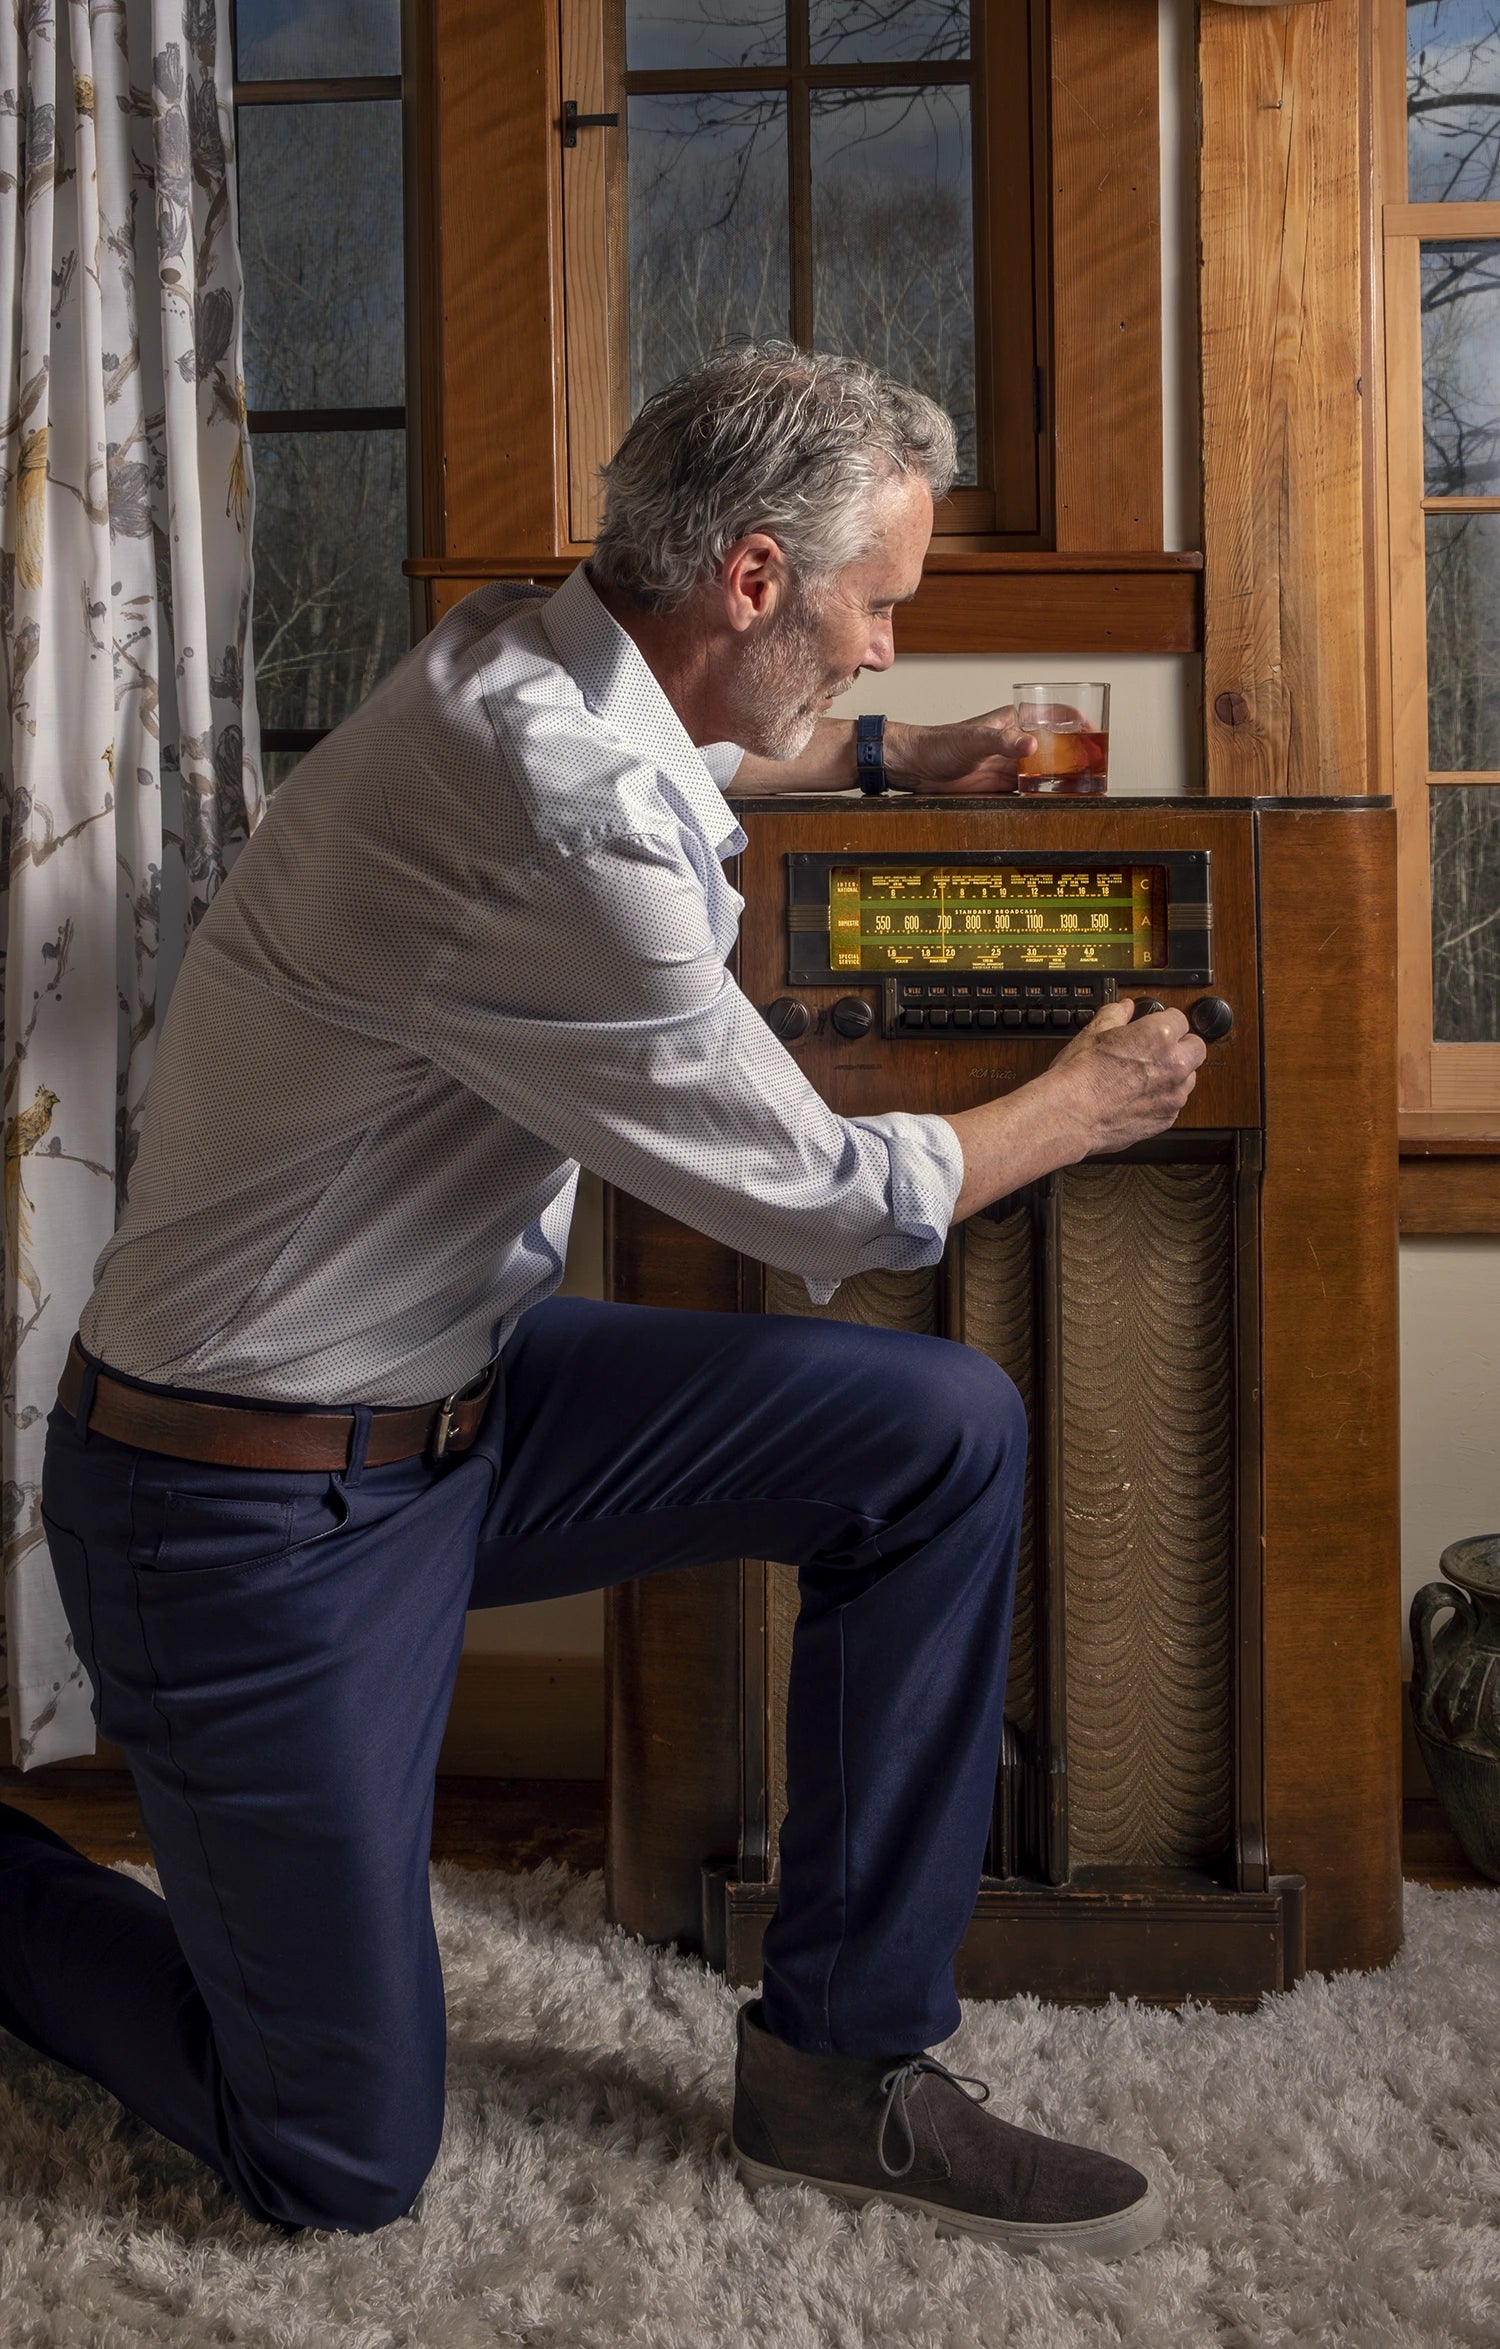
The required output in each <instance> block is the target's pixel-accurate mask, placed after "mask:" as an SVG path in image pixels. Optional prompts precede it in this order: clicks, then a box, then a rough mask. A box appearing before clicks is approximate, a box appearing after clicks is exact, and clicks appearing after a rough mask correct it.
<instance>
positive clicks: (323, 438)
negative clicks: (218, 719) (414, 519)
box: [254, 432, 411, 728]
mask: <svg viewBox="0 0 1500 2349" xmlns="http://www.w3.org/2000/svg"><path fill="white" fill-rule="evenodd" d="M254 458H255V691H256V699H257V701H258V703H259V705H260V722H261V724H262V725H263V726H265V727H268V728H270V727H275V726H336V725H337V724H338V722H339V720H340V719H341V718H346V717H347V716H348V714H349V712H350V711H351V710H352V709H354V708H356V707H357V706H358V704H359V703H360V702H362V701H363V700H364V698H365V695H366V694H367V693H369V692H370V691H371V689H372V688H373V687H374V686H375V685H377V684H378V683H379V682H380V679H381V678H382V677H383V676H384V675H385V672H386V671H387V669H389V668H390V667H391V666H392V665H393V663H394V662H396V661H398V660H399V659H400V658H401V655H402V654H403V653H404V652H405V651H406V649H407V646H408V644H409V643H410V641H411V617H410V604H409V601H408V597H407V589H406V581H405V580H404V579H403V578H402V576H401V563H402V558H403V556H404V555H405V553H406V435H405V433H402V432H271V433H258V434H257V435H256V438H255V443H254Z"/></svg>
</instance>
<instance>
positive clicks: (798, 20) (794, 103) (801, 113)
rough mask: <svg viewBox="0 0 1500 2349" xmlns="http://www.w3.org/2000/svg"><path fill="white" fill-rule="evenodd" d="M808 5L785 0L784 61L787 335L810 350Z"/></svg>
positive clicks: (803, 1)
mask: <svg viewBox="0 0 1500 2349" xmlns="http://www.w3.org/2000/svg"><path fill="white" fill-rule="evenodd" d="M807 7H808V0H788V6H787V23H786V48H787V61H788V63H789V65H790V67H791V69H792V86H791V88H790V89H789V90H788V92H787V101H786V104H787V121H786V168H787V234H788V237H789V239H790V241H791V252H790V255H789V269H790V285H791V304H792V317H791V330H792V340H793V342H794V343H800V344H801V345H802V347H803V349H804V350H811V349H812V346H813V335H814V332H815V320H814V317H813V282H812V123H811V119H810V117H809V113H808V109H809V107H810V105H811V103H812V101H811V98H810V95H809V92H808V83H807V41H808V35H807Z"/></svg>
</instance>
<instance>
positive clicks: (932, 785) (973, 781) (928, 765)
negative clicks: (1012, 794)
mask: <svg viewBox="0 0 1500 2349" xmlns="http://www.w3.org/2000/svg"><path fill="white" fill-rule="evenodd" d="M1035 748H1036V738H1035V736H1034V735H1031V734H1023V733H1022V732H1021V729H1020V725H1019V722H1018V720H1017V718H1016V713H1015V711H1014V710H1013V709H1011V708H1010V707H1009V706H1007V707H1006V708H1005V709H1003V710H989V711H987V712H986V713H985V715H984V716H983V717H980V718H959V719H957V720H956V721H955V722H954V723H953V724H952V725H948V726H907V725H903V724H902V723H901V722H900V721H899V720H898V719H896V718H888V719H887V720H886V728H885V771H886V773H887V775H888V776H889V777H890V779H891V782H892V783H893V784H894V785H895V787H896V789H897V790H898V791H921V792H927V791H931V792H941V793H943V794H945V795H946V794H948V793H952V794H954V795H955V796H960V797H961V796H963V795H965V794H967V795H969V796H971V797H976V798H977V797H980V796H985V797H988V796H990V795H992V794H994V793H997V792H1003V791H1014V790H1015V789H1016V788H1017V783H1016V764H1017V761H1018V760H1020V759H1023V758H1025V757H1026V756H1027V754H1028V752H1030V751H1033V750H1035Z"/></svg>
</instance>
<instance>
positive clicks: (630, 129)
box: [627, 90, 791, 411]
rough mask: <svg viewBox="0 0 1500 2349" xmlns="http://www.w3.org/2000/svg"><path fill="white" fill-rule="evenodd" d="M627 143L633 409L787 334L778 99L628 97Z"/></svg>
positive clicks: (736, 94) (743, 94)
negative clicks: (727, 351)
mask: <svg viewBox="0 0 1500 2349" xmlns="http://www.w3.org/2000/svg"><path fill="white" fill-rule="evenodd" d="M627 135H628V138H629V165H628V169H629V175H630V404H631V408H632V411H633V410H634V409H636V408H637V407H639V405H640V403H641V401H642V400H644V399H648V398H649V397H650V395H651V393H652V392H654V391H659V390H660V388H661V386H662V385H663V384H664V383H670V382H671V380H672V378H673V377H674V376H676V375H681V374H683V373H684V372H685V370H686V369H687V368H689V367H695V366H696V365H697V364H698V363H699V361H700V360H702V359H706V358H707V357H708V355H709V353H710V352H711V351H714V350H717V349H718V348H719V346H720V345H721V344H722V343H725V342H731V341H743V340H745V339H746V338H747V337H759V336H762V335H772V334H778V335H784V334H785V333H786V332H787V326H788V321H789V318H790V315H791V311H790V302H791V295H790V287H789V280H788V264H787V254H788V245H787V210H786V202H787V198H786V189H787V179H786V100H785V99H784V98H783V97H781V96H780V95H779V94H778V93H777V92H776V91H773V90H729V91H721V92H718V93H716V94H715V95H713V96H707V95H705V96H700V97H680V98H679V97H669V98H668V97H645V98H632V99H631V100H630V105H629V114H628V118H627Z"/></svg>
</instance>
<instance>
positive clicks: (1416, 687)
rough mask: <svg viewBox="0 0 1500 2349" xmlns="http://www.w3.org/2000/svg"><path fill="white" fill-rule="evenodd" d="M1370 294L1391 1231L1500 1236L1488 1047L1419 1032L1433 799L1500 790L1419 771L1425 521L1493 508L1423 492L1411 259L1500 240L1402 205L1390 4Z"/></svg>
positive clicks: (1398, 56) (1426, 973) (1456, 205)
mask: <svg viewBox="0 0 1500 2349" xmlns="http://www.w3.org/2000/svg"><path fill="white" fill-rule="evenodd" d="M1371 64H1372V74H1371V81H1372V92H1373V134H1374V135H1373V142H1372V143H1373V151H1374V171H1373V180H1374V203H1373V213H1374V222H1373V237H1374V244H1375V248H1376V251H1375V263H1376V285H1377V289H1378V308H1379V339H1380V345H1381V360H1382V364H1381V369H1380V382H1379V387H1378V388H1379V391H1380V394H1381V406H1382V409H1383V414H1381V415H1380V416H1378V417H1377V418H1376V420H1375V426H1376V436H1377V444H1378V445H1377V448H1376V463H1375V468H1374V470H1375V479H1376V489H1377V498H1376V504H1377V509H1378V514H1377V538H1378V542H1379V546H1380V553H1381V558H1382V562H1381V568H1382V572H1383V577H1382V580H1381V593H1380V596H1379V606H1380V611H1379V631H1378V635H1379V651H1380V656H1381V657H1380V680H1379V701H1380V705H1381V716H1382V720H1383V723H1382V726H1381V733H1382V734H1383V736H1384V738H1385V741H1386V743H1387V744H1388V746H1389V750H1388V755H1389V775H1388V778H1387V780H1388V783H1389V787H1390V789H1391V790H1392V792H1393V795H1394V797H1395V802H1396V824H1397V892H1398V911H1397V956H1398V970H1397V1026H1398V1039H1399V1052H1400V1073H1399V1087H1400V1091H1399V1103H1400V1134H1401V1152H1402V1167H1401V1228H1402V1231H1403V1232H1404V1233H1496V1232H1500V1043H1488V1044H1485V1043H1481V1044H1442V1043H1438V1042H1437V1041H1436V1040H1435V1039H1434V1037H1433V1032H1432V1027H1433V1018H1432V863H1431V830H1430V827H1431V800H1432V793H1433V792H1434V791H1435V790H1441V789H1443V788H1445V787H1447V786H1451V785H1466V786H1476V787H1478V788H1489V789H1494V790H1500V775H1497V776H1494V777H1492V776H1490V775H1489V774H1488V773H1475V774H1473V775H1469V774H1457V775H1451V776H1450V775H1437V774H1435V773H1432V772H1431V771H1430V770H1429V767H1428V758H1427V752H1428V715H1427V613H1426V545H1425V539H1426V518H1427V516H1428V514H1429V513H1433V512H1459V511H1465V510H1469V511H1486V512H1500V499H1488V498H1482V499H1477V500H1476V499H1470V498H1463V499H1451V498H1432V497H1429V496H1428V495H1427V494H1426V483H1425V472H1424V464H1423V444H1422V391H1421V376H1422V346H1421V308H1420V299H1421V297H1420V275H1419V272H1420V256H1421V247H1422V244H1423V243H1424V242H1425V241H1430V240H1432V239H1435V238H1441V239H1445V240H1446V239H1453V238H1457V239H1466V238H1471V237H1478V238H1489V237H1494V238H1496V239H1497V240H1500V202H1495V203H1467V202H1447V203H1441V202H1440V203H1423V204H1413V203H1411V202H1409V201H1408V200H1407V192H1406V191H1407V176H1406V175H1407V161H1406V156H1407V124H1406V24H1405V10H1404V8H1403V7H1402V6H1401V5H1400V4H1399V0H1373V5H1372V11H1371Z"/></svg>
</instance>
